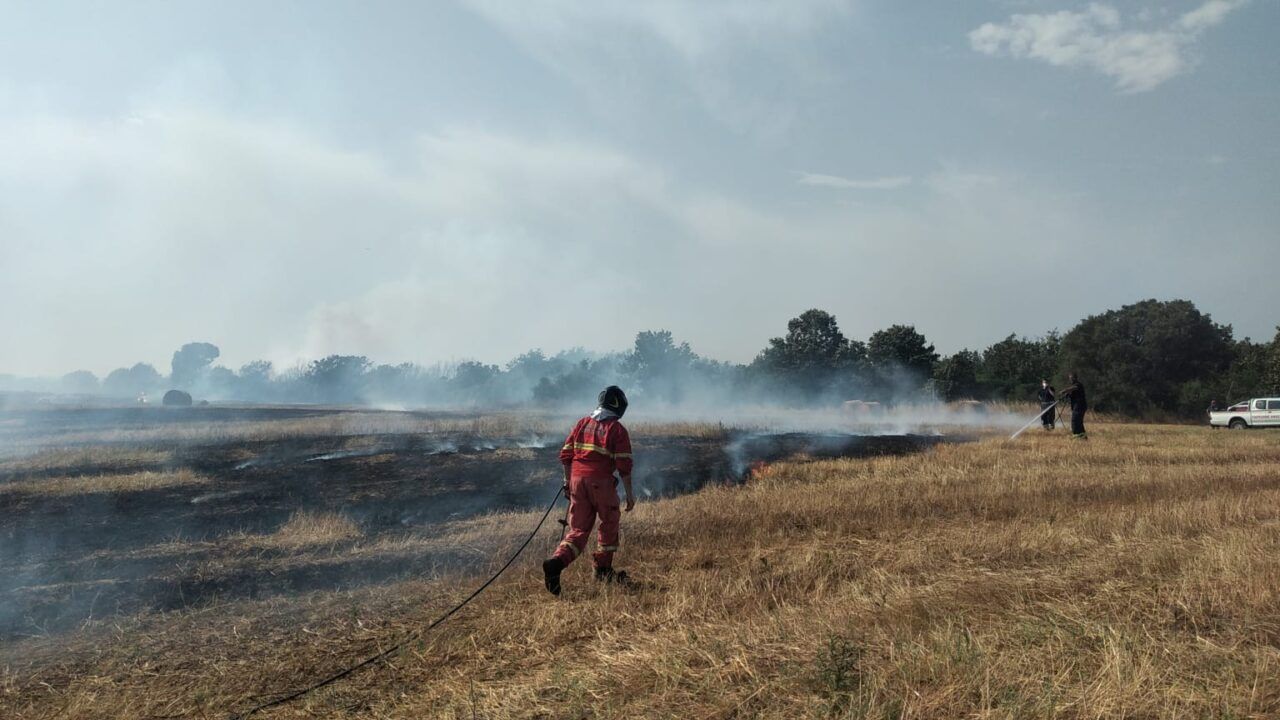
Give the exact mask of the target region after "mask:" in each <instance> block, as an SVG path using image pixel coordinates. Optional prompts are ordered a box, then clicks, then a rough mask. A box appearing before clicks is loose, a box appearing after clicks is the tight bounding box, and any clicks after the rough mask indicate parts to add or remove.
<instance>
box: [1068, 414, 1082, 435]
mask: <svg viewBox="0 0 1280 720" xmlns="http://www.w3.org/2000/svg"><path fill="white" fill-rule="evenodd" d="M1084 413H1085V410H1084V408H1080V409H1078V410H1077V409H1076V408H1071V434H1072V435H1084Z"/></svg>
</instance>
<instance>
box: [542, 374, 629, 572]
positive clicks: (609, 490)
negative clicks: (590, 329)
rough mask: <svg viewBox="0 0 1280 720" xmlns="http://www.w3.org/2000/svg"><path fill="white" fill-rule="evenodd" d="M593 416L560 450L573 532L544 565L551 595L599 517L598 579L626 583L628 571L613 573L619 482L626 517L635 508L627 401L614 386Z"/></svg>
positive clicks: (595, 557)
mask: <svg viewBox="0 0 1280 720" xmlns="http://www.w3.org/2000/svg"><path fill="white" fill-rule="evenodd" d="M599 403H600V404H599V407H597V408H596V409H595V412H593V413H591V414H590V415H588V416H587V417H584V418H582V419H581V420H579V421H578V424H577V425H575V426H574V427H573V432H571V433H569V437H568V438H567V439H565V441H564V447H563V448H561V449H560V462H561V464H563V465H564V484H565V487H566V488H567V495H568V497H569V532H568V534H567V535H565V538H564V540H563V541H562V542H561V543H560V545H559V547H557V548H556V551H555V553H554V554H553V555H552V556H551V557H549V558H547V559H546V560H545V561H544V562H543V563H542V574H543V576H544V580H545V582H546V585H547V590H548V591H550V592H551V594H552V595H559V594H560V573H561V572H562V571H563V570H564V569H565V568H566V567H568V566H569V563H571V562H573V561H574V560H575V559H577V557H578V555H580V554H582V551H583V550H585V549H586V548H587V538H588V537H589V536H590V535H591V527H592V526H593V525H594V524H595V521H596V518H597V517H599V518H600V531H599V534H598V535H597V536H596V551H595V553H593V554H592V556H591V559H592V561H593V564H594V565H595V569H596V580H599V581H601V582H610V583H620V584H626V583H627V574H626V573H625V572H616V571H614V569H613V554H614V553H615V552H617V551H618V532H619V530H618V523H619V521H620V520H621V519H622V513H621V512H620V511H619V503H618V478H616V477H614V473H615V472H616V473H617V474H618V475H619V476H621V480H622V487H623V489H624V490H625V491H626V497H627V512H631V509H632V508H634V507H635V505H636V497H635V495H634V494H633V493H632V491H631V436H630V435H628V434H627V429H626V428H625V427H623V426H622V423H621V422H619V420H621V419H622V415H623V413H625V412H626V411H627V396H626V395H625V394H623V392H622V389H621V388H619V387H617V386H616V385H610V386H609V387H607V388H605V389H604V390H603V391H602V392H601V393H600V397H599Z"/></svg>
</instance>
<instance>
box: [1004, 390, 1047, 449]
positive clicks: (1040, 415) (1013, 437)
mask: <svg viewBox="0 0 1280 720" xmlns="http://www.w3.org/2000/svg"><path fill="white" fill-rule="evenodd" d="M1056 407H1058V401H1056V400H1055V401H1054V403H1053V404H1052V405H1050V406H1049V407H1047V408H1045V409H1043V410H1041V411H1040V414H1039V415H1036V416H1035V417H1033V418H1031V421H1030V422H1028V423H1027V424H1026V425H1023V426H1022V427H1020V428H1018V432H1016V433H1014V434H1012V435H1010V436H1009V439H1010V440H1016V439H1018V436H1019V435H1021V434H1022V433H1023V432H1025V431H1026V429H1027V428H1029V427H1031V426H1032V425H1035V424H1036V421H1037V420H1039V419H1040V418H1042V417H1044V414H1045V413H1047V412H1049V411H1050V410H1052V409H1054V408H1056Z"/></svg>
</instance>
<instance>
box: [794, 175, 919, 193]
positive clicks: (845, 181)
mask: <svg viewBox="0 0 1280 720" xmlns="http://www.w3.org/2000/svg"><path fill="white" fill-rule="evenodd" d="M799 175H800V177H799V179H798V180H797V182H799V183H800V184H801V185H813V186H815V187H829V188H839V189H842V190H896V189H898V188H901V187H906V186H907V185H910V184H911V176H910V175H894V176H891V177H878V178H872V179H870V180H853V179H850V178H845V177H840V176H839V175H822V174H820V173H808V172H802V173H799Z"/></svg>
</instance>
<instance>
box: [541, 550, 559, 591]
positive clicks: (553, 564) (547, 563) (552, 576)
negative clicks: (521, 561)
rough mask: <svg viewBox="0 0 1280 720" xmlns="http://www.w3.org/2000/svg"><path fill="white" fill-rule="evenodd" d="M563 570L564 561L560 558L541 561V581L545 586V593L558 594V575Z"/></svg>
mask: <svg viewBox="0 0 1280 720" xmlns="http://www.w3.org/2000/svg"><path fill="white" fill-rule="evenodd" d="M563 570H564V561H563V560H561V559H560V558H557V557H553V558H547V559H546V560H543V561H542V579H543V581H544V582H545V583H546V585H547V592H549V593H551V594H552V595H559V594H560V573H561V571H563Z"/></svg>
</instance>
